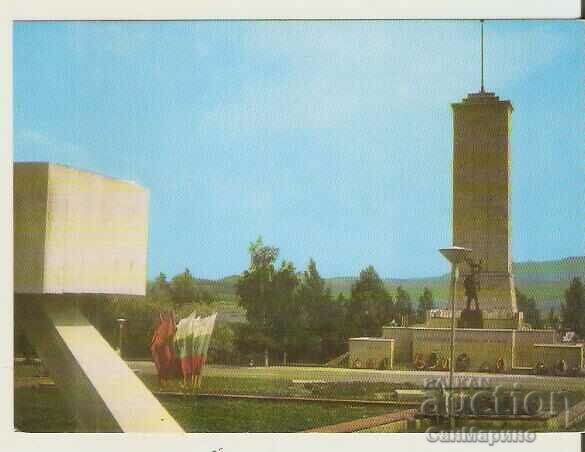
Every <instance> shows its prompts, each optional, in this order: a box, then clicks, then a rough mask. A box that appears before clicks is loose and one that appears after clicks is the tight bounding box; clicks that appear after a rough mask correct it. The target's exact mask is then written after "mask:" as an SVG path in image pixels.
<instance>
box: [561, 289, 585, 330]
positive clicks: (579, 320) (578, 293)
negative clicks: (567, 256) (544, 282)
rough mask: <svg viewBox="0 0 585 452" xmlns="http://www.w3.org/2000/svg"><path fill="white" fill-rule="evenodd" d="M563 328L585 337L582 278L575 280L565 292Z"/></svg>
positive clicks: (584, 290)
mask: <svg viewBox="0 0 585 452" xmlns="http://www.w3.org/2000/svg"><path fill="white" fill-rule="evenodd" d="M561 312H562V318H563V328H566V329H568V330H571V331H575V333H577V335H578V336H579V337H581V338H583V337H585V288H584V287H583V282H582V281H581V278H573V280H572V281H571V285H570V286H569V288H568V289H567V290H565V302H564V303H563V304H562V306H561Z"/></svg>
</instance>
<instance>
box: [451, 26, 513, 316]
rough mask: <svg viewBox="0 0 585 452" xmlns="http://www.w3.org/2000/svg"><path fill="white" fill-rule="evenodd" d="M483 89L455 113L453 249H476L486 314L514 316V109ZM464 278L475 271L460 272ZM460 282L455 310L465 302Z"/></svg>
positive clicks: (480, 296)
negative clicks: (497, 312)
mask: <svg viewBox="0 0 585 452" xmlns="http://www.w3.org/2000/svg"><path fill="white" fill-rule="evenodd" d="M481 74H482V75H481V89H480V91H479V92H478V93H473V94H469V95H468V96H467V97H466V98H465V99H463V100H462V101H461V102H459V103H454V104H452V108H453V245H454V246H461V247H466V248H471V249H472V250H473V257H472V260H473V262H474V263H475V264H479V266H478V267H476V271H478V273H477V280H478V281H477V282H478V286H479V290H478V299H479V306H480V308H481V309H482V310H483V311H501V312H502V313H504V312H508V313H515V312H516V311H517V308H516V296H515V291H514V278H513V275H512V263H511V257H510V250H511V247H510V126H511V119H512V110H513V108H512V104H511V103H510V101H507V100H500V99H499V98H498V97H497V96H495V95H494V94H493V93H489V92H486V91H484V86H483V85H484V84H483V33H482V70H481ZM461 271H462V276H465V275H466V274H469V273H470V272H471V271H472V268H471V265H469V264H465V265H463V266H462V268H461ZM463 281H464V278H463V277H462V278H459V284H458V287H457V294H456V295H457V296H456V300H457V302H456V309H463V308H464V307H465V306H464V303H465V296H464V287H463V284H464V283H463Z"/></svg>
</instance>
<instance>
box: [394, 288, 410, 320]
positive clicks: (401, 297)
mask: <svg viewBox="0 0 585 452" xmlns="http://www.w3.org/2000/svg"><path fill="white" fill-rule="evenodd" d="M394 310H395V315H394V320H396V321H397V322H398V323H401V320H402V318H403V317H406V318H407V319H410V317H411V316H412V314H413V310H412V304H411V299H410V294H409V293H408V292H407V291H406V290H404V289H403V288H402V286H398V287H397V288H396V303H395V306H394Z"/></svg>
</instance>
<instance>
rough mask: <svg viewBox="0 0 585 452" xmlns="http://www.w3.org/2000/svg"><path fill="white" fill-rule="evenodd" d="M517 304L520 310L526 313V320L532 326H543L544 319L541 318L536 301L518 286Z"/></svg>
mask: <svg viewBox="0 0 585 452" xmlns="http://www.w3.org/2000/svg"><path fill="white" fill-rule="evenodd" d="M516 304H517V306H518V311H521V312H523V313H524V320H525V321H526V322H527V323H529V324H530V326H531V327H532V328H542V326H543V325H542V319H541V318H540V311H539V310H538V308H537V307H536V301H535V300H534V298H532V297H530V298H529V297H528V296H527V295H526V294H524V293H523V292H521V291H520V289H518V288H516Z"/></svg>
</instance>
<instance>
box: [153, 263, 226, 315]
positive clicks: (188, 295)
mask: <svg viewBox="0 0 585 452" xmlns="http://www.w3.org/2000/svg"><path fill="white" fill-rule="evenodd" d="M147 293H148V296H149V297H150V298H151V299H154V300H157V301H158V302H160V303H163V304H165V303H166V304H170V305H174V306H182V305H185V304H188V303H193V302H195V303H204V304H211V303H213V302H214V301H217V299H216V297H215V296H214V295H213V294H211V293H210V292H209V291H208V290H206V289H205V288H203V287H201V286H200V284H198V282H197V280H196V279H195V278H194V277H193V275H192V274H191V272H190V271H189V269H188V268H186V269H185V271H184V272H182V273H179V274H178V275H175V276H174V277H173V278H172V279H171V280H170V281H168V280H167V276H166V275H165V274H164V273H159V275H158V276H157V277H156V278H155V279H154V281H149V282H148V287H147Z"/></svg>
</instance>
